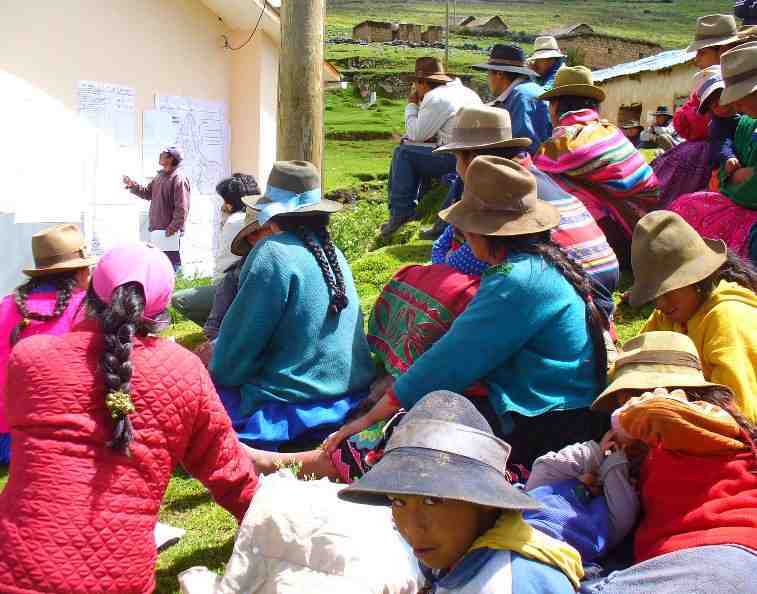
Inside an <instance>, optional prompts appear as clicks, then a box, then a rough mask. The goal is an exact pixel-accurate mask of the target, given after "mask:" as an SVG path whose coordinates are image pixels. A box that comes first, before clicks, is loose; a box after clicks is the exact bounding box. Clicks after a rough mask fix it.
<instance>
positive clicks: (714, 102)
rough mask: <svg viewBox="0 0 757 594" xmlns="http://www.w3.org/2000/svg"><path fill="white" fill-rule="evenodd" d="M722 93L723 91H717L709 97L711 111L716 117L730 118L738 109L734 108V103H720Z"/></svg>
mask: <svg viewBox="0 0 757 594" xmlns="http://www.w3.org/2000/svg"><path fill="white" fill-rule="evenodd" d="M721 94H722V92H721V91H716V92H715V93H713V94H712V97H711V98H710V99H709V102H710V105H709V108H710V111H711V112H712V114H713V115H714V116H715V117H716V118H730V117H731V116H732V115H734V114H735V113H736V110H735V109H734V108H733V104H729V105H720V95H721Z"/></svg>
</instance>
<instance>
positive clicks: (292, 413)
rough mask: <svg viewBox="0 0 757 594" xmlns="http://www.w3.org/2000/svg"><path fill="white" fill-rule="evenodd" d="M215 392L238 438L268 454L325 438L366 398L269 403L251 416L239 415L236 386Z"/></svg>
mask: <svg viewBox="0 0 757 594" xmlns="http://www.w3.org/2000/svg"><path fill="white" fill-rule="evenodd" d="M216 390H217V391H218V395H219V396H220V397H221V402H222V403H223V406H224V408H226V412H227V413H228V414H229V417H230V418H231V422H232V424H233V426H234V430H235V431H236V432H237V434H238V435H239V439H240V440H241V441H243V442H244V443H246V444H247V445H249V446H252V447H255V448H259V449H261V450H267V451H269V452H276V451H278V449H279V447H280V446H281V445H282V444H284V443H287V442H290V441H294V440H295V439H299V438H305V437H306V438H308V439H312V440H314V441H319V440H323V439H325V438H326V437H328V436H329V435H330V434H331V433H332V432H334V431H336V430H337V429H338V428H339V427H341V426H342V425H343V424H344V421H345V419H346V418H347V415H348V414H349V413H350V412H352V411H353V410H354V409H355V408H357V407H358V405H359V404H360V403H361V402H362V401H363V399H364V398H365V397H366V396H367V395H368V392H367V391H361V392H358V393H356V394H347V395H345V396H342V397H341V398H337V399H336V400H312V401H310V402H298V403H286V402H279V401H271V402H266V403H265V404H263V405H262V406H261V407H260V408H258V409H256V410H255V411H254V412H253V413H252V414H251V415H243V414H242V413H241V412H240V405H241V403H242V392H241V390H240V389H239V388H238V387H234V388H224V387H220V386H216Z"/></svg>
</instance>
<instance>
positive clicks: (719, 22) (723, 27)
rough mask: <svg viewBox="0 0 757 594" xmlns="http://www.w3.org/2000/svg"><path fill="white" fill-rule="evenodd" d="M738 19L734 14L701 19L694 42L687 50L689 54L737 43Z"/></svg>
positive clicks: (698, 21) (698, 22) (708, 16)
mask: <svg viewBox="0 0 757 594" xmlns="http://www.w3.org/2000/svg"><path fill="white" fill-rule="evenodd" d="M737 29H738V27H737V26H736V19H735V18H734V17H733V15H732V14H708V15H707V16H703V17H699V19H698V20H697V29H696V32H695V33H694V41H692V42H691V44H689V47H687V48H686V51H687V52H696V51H699V50H700V49H703V48H705V47H714V46H718V45H729V44H731V43H736V42H737V41H738V40H739V38H738V37H737V36H736V31H737Z"/></svg>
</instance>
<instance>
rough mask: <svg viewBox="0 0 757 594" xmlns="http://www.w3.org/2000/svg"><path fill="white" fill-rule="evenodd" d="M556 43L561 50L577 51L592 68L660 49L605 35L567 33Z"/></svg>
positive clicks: (606, 66) (649, 44)
mask: <svg viewBox="0 0 757 594" xmlns="http://www.w3.org/2000/svg"><path fill="white" fill-rule="evenodd" d="M557 43H558V44H559V45H560V49H561V50H563V52H565V51H567V50H569V49H572V50H575V51H577V52H579V53H580V54H581V55H582V57H583V60H582V63H583V64H585V65H586V66H588V67H589V68H591V69H592V70H598V69H600V68H609V67H610V66H615V65H616V64H623V63H625V62H634V61H635V60H640V59H641V58H646V57H647V56H653V55H654V54H657V53H659V52H661V51H662V47H660V46H659V45H656V44H651V43H645V42H643V41H633V40H629V39H622V38H620V37H609V36H606V35H591V34H590V35H569V36H566V37H560V38H559V39H558V40H557Z"/></svg>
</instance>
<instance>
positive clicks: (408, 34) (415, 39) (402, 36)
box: [394, 23, 423, 43]
mask: <svg viewBox="0 0 757 594" xmlns="http://www.w3.org/2000/svg"><path fill="white" fill-rule="evenodd" d="M422 34H423V27H422V26H421V25H414V24H412V23H400V24H399V28H398V30H397V32H396V35H395V37H394V39H396V40H399V41H405V42H407V43H420V42H421V41H422V38H421V35H422Z"/></svg>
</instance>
